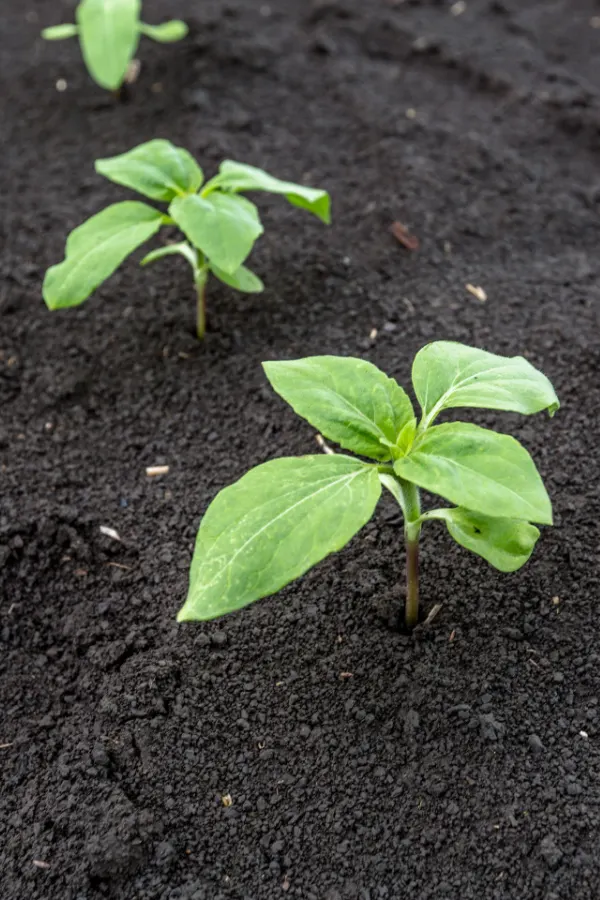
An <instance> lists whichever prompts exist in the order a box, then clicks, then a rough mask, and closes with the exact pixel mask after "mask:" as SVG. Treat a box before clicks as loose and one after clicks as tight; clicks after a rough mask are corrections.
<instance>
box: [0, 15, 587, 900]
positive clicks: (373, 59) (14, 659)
mask: <svg viewBox="0 0 600 900" xmlns="http://www.w3.org/2000/svg"><path fill="white" fill-rule="evenodd" d="M167 5H168V6H169V9H168V11H166V12H167V14H168V15H180V16H181V17H183V18H186V19H188V20H189V21H190V22H191V23H192V35H191V37H190V38H189V39H188V40H186V41H185V42H184V43H182V44H176V45H171V46H159V45H156V44H152V43H151V42H149V41H144V43H143V47H142V49H141V51H140V56H141V58H142V61H143V65H142V71H141V76H140V78H139V81H138V83H137V84H136V85H135V87H134V89H133V91H132V97H131V100H130V102H129V103H127V104H123V105H115V103H114V102H113V101H112V99H111V98H110V97H109V96H107V95H105V94H104V93H103V92H102V91H100V89H98V88H97V87H96V86H95V85H94V84H93V83H92V82H91V81H90V80H89V78H88V76H87V75H86V73H85V70H84V69H83V67H82V64H81V61H80V57H79V53H78V49H77V45H76V44H75V43H74V42H70V43H64V44H44V43H43V42H42V41H41V40H40V38H39V31H40V29H41V28H42V27H43V26H46V25H50V24H53V23H55V22H57V21H60V20H61V16H62V20H63V21H65V20H68V19H69V18H70V17H71V15H72V6H73V3H69V4H66V3H65V4H62V6H61V4H50V3H48V2H47V0H26V2H24V3H23V2H17V0H4V3H3V6H2V12H1V15H0V21H1V31H2V35H3V39H2V53H1V57H0V76H1V80H2V85H1V96H2V106H3V110H2V121H3V128H2V133H1V134H0V141H1V143H2V147H1V159H2V167H3V176H4V177H3V182H4V188H3V202H4V204H5V205H4V209H3V212H2V217H1V223H2V235H1V240H2V256H1V266H2V273H1V274H2V278H1V282H0V403H1V419H0V465H1V471H0V564H1V570H0V590H1V598H0V620H1V621H0V636H1V643H0V651H1V655H0V670H1V681H0V745H1V746H0V770H1V773H2V791H1V797H0V896H1V897H2V900H96V898H102V897H105V898H114V900H133V898H136V900H159V898H160V900H226V898H227V900H229V898H232V900H267V898H268V900H271V898H277V897H282V898H284V897H294V898H306V900H309V898H310V900H340V898H342V900H359V898H360V900H379V898H389V900H400V898H402V900H403V898H407V900H409V898H410V900H412V898H415V900H417V898H418V900H437V898H440V900H441V898H444V900H509V898H510V900H525V898H527V900H588V898H590V900H591V898H597V897H598V891H599V888H598V885H599V884H600V848H599V837H598V835H599V828H600V750H599V743H600V719H599V714H600V703H599V698H600V665H599V662H600V660H599V652H600V651H599V631H600V629H599V621H598V594H599V586H600V568H599V567H600V552H599V545H600V535H599V527H598V507H599V505H600V488H599V485H600V456H599V454H598V441H599V437H600V429H599V426H598V409H599V408H600V316H599V286H598V275H599V272H600V257H599V254H598V247H599V239H600V226H599V219H598V212H599V209H598V204H599V201H600V179H599V175H598V151H599V149H600V89H599V87H598V85H599V83H600V81H599V79H600V30H598V29H596V28H594V27H593V24H594V23H590V20H591V19H592V17H593V16H594V14H595V13H596V14H597V13H598V7H597V4H596V3H594V2H592V0H589V2H586V0H562V2H552V3H549V2H542V0H467V4H466V8H464V9H463V7H464V4H462V5H461V4H450V3H445V2H441V0H440V2H434V0H430V2H426V0H421V2H418V0H417V2H415V0H412V2H411V0H406V2H402V0H395V2H383V0H371V2H369V3H364V2H359V0H322V2H308V0H278V2H273V3H272V2H269V0H266V2H265V0H252V2H250V0H247V2H242V0H226V2H221V0H219V2H217V0H209V2H205V0H203V2H202V3H199V2H192V0H185V2H184V0H181V2H177V3H171V4H167ZM144 7H145V10H146V16H147V19H148V20H149V21H152V22H156V21H160V20H161V19H162V18H164V17H165V4H163V3H159V2H158V0H154V2H148V3H145V4H144ZM451 7H452V8H451ZM461 10H462V11H461ZM596 24H597V23H596ZM61 78H62V79H64V80H65V81H66V83H67V87H66V90H65V91H63V92H59V91H57V90H56V83H57V81H58V79H61ZM154 137H166V138H169V139H171V140H172V141H174V142H176V143H178V144H181V145H183V146H185V147H187V148H188V149H189V150H190V151H192V152H193V153H194V154H195V155H197V157H198V159H199V160H200V161H201V163H202V165H203V166H204V167H205V170H206V171H207V173H208V174H212V173H214V171H215V170H216V167H217V165H218V163H219V161H220V160H221V159H222V158H224V157H230V158H233V159H239V160H242V161H245V162H249V163H253V164H257V165H260V166H264V167H265V168H266V169H267V170H269V171H272V172H273V173H274V174H277V175H279V176H281V177H287V178H290V179H294V180H302V181H305V182H306V183H309V184H312V185H317V186H325V187H327V188H328V189H329V190H330V191H331V194H332V197H333V211H334V223H333V226H332V227H331V228H330V229H325V228H324V227H323V226H322V225H321V224H320V223H319V222H318V221H316V220H314V219H312V218H311V217H310V216H308V215H306V214H303V213H301V212H300V211H298V210H294V209H292V208H290V207H287V206H286V204H285V203H284V202H283V201H282V200H281V199H276V198H274V199H269V198H266V197H264V198H263V197H261V198H259V201H258V202H259V205H260V206H261V209H262V210H263V213H264V221H265V225H266V234H265V236H264V237H263V238H262V239H261V241H260V243H259V245H258V246H257V249H256V251H255V253H254V254H253V268H254V269H255V270H256V271H257V273H258V274H260V276H261V277H262V278H263V279H264V281H265V283H266V286H267V287H266V291H265V293H264V294H262V295H258V296H253V297H244V296H241V295H238V294H235V293H234V292H232V291H230V290H229V289H227V288H225V287H224V286H222V285H219V284H216V283H215V284H212V285H211V288H210V292H209V333H208V336H207V339H206V341H205V343H204V344H202V345H200V344H198V343H197V342H196V341H195V340H194V337H193V316H194V300H193V291H192V289H191V284H190V277H189V272H188V271H187V267H186V265H185V263H184V262H183V261H177V260H175V259H173V260H167V261H165V262H163V263H161V264H160V265H158V264H157V265H156V266H155V267H153V268H152V269H148V270H146V269H143V270H142V269H140V268H139V267H138V265H137V260H138V259H139V254H138V255H137V256H136V258H134V259H132V260H130V261H128V262H127V263H126V264H125V265H124V266H123V267H122V269H121V270H120V271H119V272H118V273H117V274H116V275H115V276H114V277H113V278H111V279H110V281H108V282H107V283H106V285H105V286H103V287H102V288H101V290H99V291H98V292H97V294H96V295H95V296H94V297H93V299H91V300H90V301H89V302H88V303H87V304H85V305H84V306H83V307H81V308H80V309H78V310H72V311H65V312H63V313H50V312H49V311H48V310H47V309H46V308H45V306H44V305H43V302H42V299H41V294H40V287H41V282H42V278H43V274H44V271H45V269H46V267H47V266H48V265H50V264H52V263H54V262H56V261H58V260H59V259H60V258H62V251H63V247H64V241H65V237H66V234H67V232H68V231H69V230H70V229H71V228H72V227H74V226H75V225H76V224H78V223H79V222H81V221H82V220H83V219H84V218H86V217H87V216H89V215H90V214H92V213H94V212H95V211H97V210H99V209H100V208H102V206H103V205H105V204H107V203H108V202H111V201H115V200H118V199H122V198H123V197H124V196H127V192H125V191H124V190H122V189H120V188H118V187H117V186H115V185H111V184H110V183H108V182H107V181H105V180H103V179H102V178H100V177H99V176H97V175H95V173H94V170H93V161H94V159H95V158H97V157H101V156H108V155H111V154H115V153H119V152H122V151H125V150H127V149H129V148H131V147H132V146H134V145H136V144H137V143H140V142H142V141H144V140H148V139H150V138H154ZM394 221H400V222H402V223H403V224H404V225H405V226H407V227H408V228H409V229H410V231H411V233H413V234H414V235H416V236H417V237H418V238H419V241H420V249H419V250H418V251H413V252H410V251H409V250H407V249H405V248H403V247H402V246H401V245H400V244H399V243H398V242H397V241H396V240H395V239H394V238H393V237H392V235H391V234H390V231H389V229H390V226H391V224H392V222H394ZM467 284H471V285H474V286H476V287H481V288H483V290H484V291H485V294H486V295H487V299H486V300H485V301H483V300H482V299H478V298H477V297H476V296H474V295H473V294H472V293H470V292H469V291H468V290H467V289H466V285H467ZM375 330H376V331H377V333H376V334H375ZM440 338H449V339H455V340H459V341H463V342H465V343H469V344H473V345H477V346H482V347H485V348H486V349H489V350H491V351H494V352H498V353H506V354H517V353H522V354H525V355H526V356H527V357H528V358H529V359H530V360H531V361H532V362H533V363H534V364H535V365H537V366H539V367H540V368H541V369H542V370H543V371H544V372H545V373H547V374H548V376H549V377H550V378H551V379H552V381H553V383H554V384H555V386H556V389H557V392H558V394H559V396H560V398H561V400H562V403H563V407H562V409H561V410H560V412H559V413H558V414H557V416H556V417H555V418H554V419H553V420H550V419H548V418H547V417H543V416H538V417H535V418H531V419H521V418H519V417H517V416H513V415H506V414H496V413H485V412H483V413H481V414H479V413H477V414H474V420H475V421H477V422H479V423H480V424H484V425H488V426H491V427H496V428H498V429H500V430H503V431H509V432H510V433H512V434H514V435H515V436H517V437H518V438H519V439H520V440H522V441H523V442H524V444H525V445H526V446H527V447H528V449H529V450H530V451H531V452H532V454H533V456H534V458H535V460H536V461H537V463H538V465H539V467H540V470H541V472H542V474H543V477H544V478H545V480H546V482H547V485H548V488H549V492H550V494H551V496H552V498H553V501H554V506H555V516H556V527H555V528H554V529H549V528H546V529H544V532H543V535H542V539H541V540H540V543H539V546H538V548H537V549H536V551H535V554H534V556H533V558H532V560H531V561H530V563H529V564H528V565H527V566H526V567H525V568H524V569H523V570H522V572H519V573H517V574H513V575H501V574H499V573H497V572H495V571H494V570H492V569H491V568H490V567H488V566H487V565H486V564H485V563H484V562H483V560H480V559H478V558H476V557H474V556H472V555H469V554H468V553H467V552H466V551H464V550H462V549H461V548H460V547H458V546H457V545H455V544H453V543H452V542H451V540H450V538H449V537H448V536H447V534H446V533H445V532H444V530H443V528H442V526H441V525H435V524H431V525H430V526H428V527H427V529H426V530H425V533H424V539H423V551H422V575H423V582H422V592H423V597H424V600H425V606H426V609H428V608H430V607H431V606H432V605H433V604H435V603H441V604H443V606H442V609H441V612H440V613H439V615H438V616H437V618H436V619H435V621H434V623H433V624H432V625H431V626H430V627H429V628H428V629H425V630H424V629H421V630H420V631H419V632H418V633H417V634H416V635H415V636H413V637H407V636H404V635H402V634H399V633H397V632H394V631H393V630H391V629H390V628H389V627H387V625H386V623H385V621H384V619H383V618H382V616H381V611H382V608H383V607H385V605H386V603H388V602H389V601H390V599H391V600H393V599H394V597H400V596H401V592H402V583H403V576H404V557H403V550H402V541H401V527H400V521H399V516H398V514H397V511H396V509H395V508H394V505H393V503H392V502H387V501H385V502H384V503H383V504H382V505H381V507H380V509H379V510H378V512H377V514H376V516H375V518H374V519H373V521H372V522H371V523H370V524H369V525H368V526H367V527H366V528H365V530H364V532H363V533H362V535H361V537H359V538H357V539H355V540H354V541H353V542H352V543H351V545H350V546H349V547H348V548H346V549H345V550H344V551H343V552H341V553H339V554H338V555H336V556H335V557H332V558H330V559H328V560H327V561H325V562H324V563H323V564H322V565H320V566H318V567H317V568H316V569H315V570H313V571H312V572H311V573H309V574H308V575H307V576H306V577H305V578H304V579H302V580H301V581H299V582H298V583H296V584H294V585H292V586H290V587H289V588H287V589H286V590H284V591H283V592H282V593H281V594H280V595H279V596H277V597H274V598H271V599H268V600H265V601H262V602H260V603H258V604H255V605H254V606H252V607H251V608H248V609H246V610H244V611H242V612H240V613H238V614H235V615H232V616H229V617H227V618H225V619H223V620H221V621H217V622H214V623H210V624H199V625H186V626H178V625H177V624H176V623H175V614H176V612H177V610H178V608H179V607H180V605H181V603H182V600H183V598H184V596H185V592H186V587H187V569H188V565H189V562H190V558H191V551H192V547H193V541H194V536H195V532H196V529H197V526H198V522H199V520H200V517H201V515H202V513H203V512H204V510H205V509H206V507H207V505H208V503H209V502H210V500H211V498H212V497H213V496H214V495H215V493H216V492H217V491H218V490H219V488H221V487H222V486H224V485H226V484H228V483H230V482H231V481H232V480H234V479H235V478H237V477H239V476H240V475H241V474H242V473H244V472H245V471H246V470H247V469H248V467H250V466H252V465H255V464H257V463H259V462H261V461H264V460H266V459H271V458H273V457H276V456H278V455H285V454H290V455H292V454H299V453H312V452H318V450H317V448H316V444H315V442H314V435H313V433H312V431H311V429H310V427H309V426H307V425H306V423H303V422H302V421H300V420H299V419H298V418H297V417H296V416H295V415H294V414H293V412H292V411H291V410H290V409H289V408H287V407H286V406H285V405H284V404H283V403H282V402H281V401H280V400H279V398H277V397H276V396H275V395H274V394H273V392H272V391H271V390H270V389H269V388H268V386H267V385H266V382H265V378H264V376H263V374H262V372H261V367H260V362H261V361H262V360H265V359H285V358H294V357H301V356H306V355H310V354H316V353H333V354H349V355H358V356H363V357H365V358H368V359H370V360H372V361H373V362H375V363H376V364H378V365H379V366H381V367H382V368H383V369H384V370H385V371H386V372H388V373H390V374H393V375H394V376H396V377H397V378H398V380H399V381H400V382H401V383H407V382H408V380H409V377H410V363H411V360H412V357H413V355H414V353H415V352H416V350H417V349H418V348H419V347H420V346H422V345H423V344H424V343H425V342H427V341H429V340H432V339H440ZM158 464H166V465H168V466H169V473H168V475H167V476H163V477H161V478H148V477H147V476H146V474H145V468H146V467H147V466H152V465H158ZM101 526H108V527H110V528H114V529H116V530H117V532H118V533H119V535H120V537H121V540H120V541H115V540H113V539H111V538H110V537H107V536H105V535H104V534H102V533H101V531H100V528H101Z"/></svg>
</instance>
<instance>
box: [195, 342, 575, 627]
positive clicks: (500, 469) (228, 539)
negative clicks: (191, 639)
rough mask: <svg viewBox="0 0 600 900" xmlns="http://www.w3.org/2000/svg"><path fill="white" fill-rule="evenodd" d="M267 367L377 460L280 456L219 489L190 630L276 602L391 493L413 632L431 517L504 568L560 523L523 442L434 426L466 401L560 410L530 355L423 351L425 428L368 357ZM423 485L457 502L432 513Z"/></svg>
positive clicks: (326, 423)
mask: <svg viewBox="0 0 600 900" xmlns="http://www.w3.org/2000/svg"><path fill="white" fill-rule="evenodd" d="M264 369H265V373H266V375H267V378H268V379H269V381H270V382H271V385H272V386H273V388H274V389H275V390H276V391H277V393H278V394H280V396H281V397H283V398H284V400H287V402H288V403H289V404H290V405H291V406H292V407H293V409H294V410H295V411H296V412H297V413H298V415H300V416H302V417H303V418H305V419H307V420H308V421H309V422H310V424H311V425H313V426H314V427H315V428H317V429H318V430H319V432H321V434H323V435H325V436H326V437H327V438H329V439H330V440H332V441H335V442H336V443H337V444H339V445H340V446H341V447H343V448H344V449H345V450H351V451H353V452H354V453H356V454H358V455H359V456H361V457H367V459H368V460H370V461H369V462H365V461H363V460H361V459H356V458H354V457H351V456H346V455H341V454H337V453H334V454H331V455H323V456H301V457H296V458H283V459H275V460H272V461H271V462H267V463H264V464H263V465H260V466H257V467H256V468H255V469H252V470H251V471H250V472H248V473H247V474H246V475H244V476H243V478H241V479H240V480H239V481H238V482H236V483H235V484H233V485H231V486H230V487H227V488H225V489H224V490H222V491H221V492H220V493H219V494H218V495H217V496H216V498H215V499H214V500H213V502H212V503H211V505H210V506H209V508H208V510H207V512H206V514H205V516H204V518H203V520H202V522H201V525H200V530H199V532H198V537H197V539H196V548H195V551H194V557H193V560H192V566H191V570H190V586H189V593H188V596H187V600H186V602H185V604H184V606H183V608H182V609H181V611H180V613H179V616H178V620H179V621H180V622H183V621H188V620H195V619H200V620H204V619H213V618H215V617H216V616H221V615H223V614H224V613H228V612H232V611H233V610H236V609H240V608H241V607H243V606H246V605H247V604H249V603H252V602H253V601H254V600H258V599H259V598H261V597H266V596H268V595H270V594H274V593H275V592H276V591H278V590H279V589H280V588H282V587H284V585H286V584H288V583H289V582H290V581H292V580H293V579H294V578H298V577H299V576H300V575H303V574H304V573H305V572H306V571H307V570H308V569H310V568H311V567H312V566H314V565H315V564H316V563H318V562H320V561H321V560H322V559H324V558H325V557H326V556H328V555H329V554H330V553H333V552H335V551H336V550H340V549H341V548H342V547H343V546H344V545H345V544H347V543H348V541H350V539H351V538H352V537H354V535H355V534H356V533H357V532H358V531H359V530H360V529H361V528H362V526H363V525H365V524H366V523H367V522H368V521H369V519H370V518H371V516H372V515H373V512H374V510H375V507H376V505H377V501H378V500H379V498H380V496H381V488H382V485H383V486H384V487H386V488H387V489H388V490H389V491H390V492H391V493H392V495H393V496H394V497H395V499H396V500H397V501H398V503H399V505H400V507H401V509H402V512H403V514H404V538H405V543H406V553H407V564H406V603H405V623H406V627H407V628H413V627H414V626H415V625H416V624H417V622H418V620H419V539H420V536H421V528H422V526H423V524H424V523H425V522H428V521H430V520H434V519H440V520H441V521H443V522H445V523H446V526H447V528H448V531H449V532H450V534H451V535H452V537H453V538H454V539H455V540H456V541H457V542H458V543H459V544H461V545H462V546H463V547H466V548H467V550H471V551H473V553H477V554H478V555H479V556H482V557H483V558H484V559H486V560H487V561H488V562H489V563H491V565H492V566H494V567H495V568H496V569H499V570H500V571H501V572H513V571H515V570H516V569H519V568H520V567H521V566H522V565H523V564H524V563H526V562H527V560H528V559H529V557H530V555H531V552H532V550H533V547H534V545H535V543H536V541H537V539H538V537H539V534H540V533H539V531H538V529H537V528H536V527H535V525H532V524H530V523H532V522H537V523H539V524H542V525H551V524H552V507H551V505H550V500H549V498H548V494H547V493H546V489H545V488H544V485H543V482H542V479H541V477H540V475H539V473H538V471H537V469H536V467H535V464H534V462H533V460H532V459H531V457H530V455H529V453H528V452H527V450H525V448H524V447H522V446H521V444H519V443H518V441H516V440H515V439H514V438H512V437H509V436H508V435H506V434H498V433H497V432H495V431H490V430H488V429H487V428H480V427H479V426H478V425H471V424H467V423H466V422H448V423H444V424H441V425H437V424H434V423H435V421H436V419H437V417H438V416H439V414H440V413H442V412H443V411H444V410H446V409H452V408H455V407H462V406H466V407H481V408H486V409H498V410H509V411H512V412H519V413H523V414H525V415H529V414H531V413H536V412H540V411H541V410H544V409H547V410H548V412H549V414H550V415H553V414H554V412H555V411H556V410H557V409H558V407H559V402H558V399H557V397H556V394H555V393H554V389H553V387H552V385H551V384H550V382H549V381H548V379H547V378H546V377H545V375H542V373H541V372H539V371H538V370H537V369H535V368H534V367H533V366H532V365H531V364H530V363H529V362H527V360H525V359H523V358H522V357H519V356H516V357H512V358H509V357H503V356H495V355H494V354H492V353H486V352H485V351H484V350H477V349H475V348H473V347H466V346H464V345H463V344H456V343H452V342H448V341H439V342H437V343H433V344H427V346H425V347H423V349H422V350H420V351H419V353H417V355H416V357H415V360H414V363H413V368H412V380H413V387H414V391H415V394H416V397H417V400H418V401H419V403H420V405H421V419H420V421H419V422H418V423H417V419H416V418H415V414H414V411H413V406H412V403H411V401H410V399H409V397H408V395H407V394H406V393H405V391H404V390H403V389H402V388H401V387H400V386H399V385H398V384H397V383H396V382H395V381H394V379H393V378H388V377H387V376H386V375H384V373H383V372H381V371H380V370H379V369H378V368H376V367H375V366H374V365H372V364H371V363H369V362H366V361H363V360H360V359H352V358H344V357H338V356H314V357H309V358H308V359H300V360H296V361H293V362H267V363H264ZM420 488H424V489H425V490H427V491H429V492H430V493H433V494H439V495H440V496H441V497H443V498H444V499H446V500H449V501H450V503H452V504H455V505H454V506H452V507H448V508H447V507H443V508H441V509H432V510H429V511H428V512H422V511H421V499H420Z"/></svg>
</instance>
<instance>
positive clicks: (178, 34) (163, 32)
mask: <svg viewBox="0 0 600 900" xmlns="http://www.w3.org/2000/svg"><path fill="white" fill-rule="evenodd" d="M188 30H189V29H188V27H187V25H186V24H185V22H182V21H181V20H180V19H173V20H172V21H171V22H163V24H162V25H146V23H145V22H140V31H141V33H142V34H145V35H146V37H149V38H152V40H153V41H159V42H160V43H161V44H171V43H173V41H180V40H182V39H183V38H184V37H185V36H186V35H187V33H188Z"/></svg>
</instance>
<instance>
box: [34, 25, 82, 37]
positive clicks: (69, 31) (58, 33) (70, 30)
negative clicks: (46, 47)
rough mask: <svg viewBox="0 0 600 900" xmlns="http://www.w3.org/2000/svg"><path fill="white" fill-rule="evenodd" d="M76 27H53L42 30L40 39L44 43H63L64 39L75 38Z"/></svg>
mask: <svg viewBox="0 0 600 900" xmlns="http://www.w3.org/2000/svg"><path fill="white" fill-rule="evenodd" d="M76 35H77V25H73V24H70V23H69V24H68V25H53V26H52V27H51V28H44V30H43V31H42V37H43V38H44V40H45V41H64V40H65V38H72V37H76Z"/></svg>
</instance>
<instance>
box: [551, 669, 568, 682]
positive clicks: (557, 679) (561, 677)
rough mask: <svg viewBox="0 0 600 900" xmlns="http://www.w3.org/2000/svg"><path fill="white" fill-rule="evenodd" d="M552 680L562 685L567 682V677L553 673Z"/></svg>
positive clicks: (560, 673)
mask: <svg viewBox="0 0 600 900" xmlns="http://www.w3.org/2000/svg"><path fill="white" fill-rule="evenodd" d="M552 678H553V679H554V681H556V683H557V684H562V682H563V681H564V680H565V676H564V675H563V673H562V672H553V673H552Z"/></svg>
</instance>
